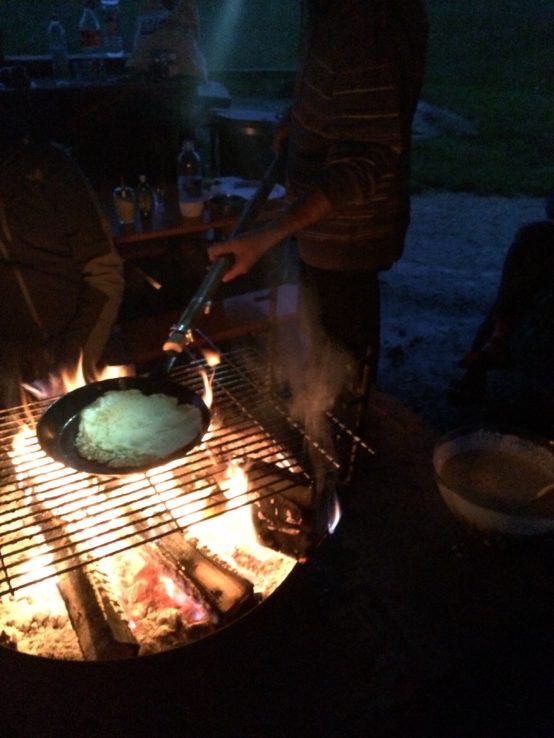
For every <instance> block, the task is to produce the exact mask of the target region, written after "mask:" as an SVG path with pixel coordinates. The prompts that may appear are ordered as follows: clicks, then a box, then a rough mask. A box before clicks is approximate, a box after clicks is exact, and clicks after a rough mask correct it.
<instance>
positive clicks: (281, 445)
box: [0, 348, 370, 595]
mask: <svg viewBox="0 0 554 738" xmlns="http://www.w3.org/2000/svg"><path fill="white" fill-rule="evenodd" d="M201 368H203V369H205V370H206V371H208V373H211V371H212V370H211V369H209V367H207V366H206V365H205V364H204V362H203V361H201V360H197V361H194V362H192V363H190V364H188V365H187V366H185V367H181V368H178V369H177V370H176V371H174V372H173V374H172V379H173V380H175V381H177V382H180V383H182V384H186V385H188V386H189V387H191V388H192V389H193V390H195V391H196V392H199V393H200V392H201V391H202V380H201V377H200V372H199V370H200V369H201ZM213 390H214V406H213V422H212V426H211V428H210V431H209V433H208V435H207V436H206V438H205V441H204V442H203V443H202V444H201V445H200V446H199V447H197V448H196V449H194V450H193V451H192V452H190V453H189V454H188V455H187V457H185V458H184V459H181V460H179V461H177V462H173V463H172V464H170V465H167V466H165V467H159V468H157V469H152V470H150V471H149V472H147V473H146V474H143V473H141V474H133V475H128V476H125V477H98V476H94V475H88V474H84V473H82V472H77V471H74V470H72V469H68V468H66V467H64V466H62V465H61V464H59V463H56V462H54V461H52V460H51V459H49V457H47V456H46V455H45V454H44V452H43V451H42V450H41V449H40V447H39V445H38V442H37V440H36V436H35V434H34V431H33V430H32V427H33V422H34V421H36V420H38V418H39V417H40V416H41V414H42V413H43V412H44V410H45V409H46V407H47V406H48V404H49V403H50V402H51V401H50V400H49V401H39V402H34V403H32V404H31V405H30V407H29V408H23V407H21V408H16V409H12V410H10V411H5V412H3V413H1V414H0V595H2V594H5V593H8V592H9V593H13V592H14V591H15V590H17V589H20V588H22V587H24V586H27V585H29V584H33V583H35V582H39V581H42V580H44V579H47V578H49V577H52V576H55V575H57V574H60V573H62V572H64V571H68V570H71V569H75V568H77V567H79V566H83V565H84V564H86V563H90V562H92V561H95V560H98V559H100V558H102V557H104V556H107V555H110V554H113V553H118V552H122V551H125V550H127V549H130V548H132V547H134V546H138V545H142V544H143V543H145V542H146V541H152V540H156V539H158V538H160V537H162V536H165V535H167V534H169V533H172V532H175V531H176V530H184V529H185V528H187V527H188V526H190V525H192V524H194V523H197V522H199V521H200V520H202V519H205V518H207V517H214V516H216V515H220V514H222V513H224V512H225V511H227V510H229V509H230V508H233V507H239V506H243V505H247V504H252V503H253V502H254V501H256V500H260V499H261V498H263V497H264V496H266V495H269V494H275V492H276V491H277V492H286V490H287V488H289V487H292V486H294V485H295V484H297V483H298V482H297V480H298V478H302V480H304V482H305V483H306V484H309V483H311V482H312V469H314V468H315V466H314V461H315V463H316V464H317V465H319V464H321V466H322V467H323V468H325V469H327V470H328V473H330V474H333V473H335V472H337V471H338V470H339V467H340V464H339V462H338V460H337V459H336V458H334V457H333V455H332V454H331V453H329V452H328V451H326V450H325V449H323V448H322V447H321V446H320V445H318V443H316V442H315V441H314V440H313V439H310V438H309V437H308V436H307V435H306V434H305V433H304V432H303V430H302V428H300V426H299V425H298V424H296V423H294V422H293V421H292V420H291V419H290V418H289V417H288V414H287V409H286V399H282V398H279V397H278V396H277V395H276V394H275V393H274V392H273V391H272V387H271V383H270V381H269V370H268V368H267V365H266V363H265V362H264V360H263V358H262V357H261V356H260V354H259V353H258V352H256V351H255V350H253V349H252V348H248V349H240V350H238V351H234V352H230V353H228V354H225V355H224V356H223V357H222V362H221V364H220V365H219V366H218V367H217V369H216V370H215V375H214V380H213ZM29 421H31V422H29ZM25 424H26V426H27V428H30V430H28V431H27V433H26V434H22V433H21V428H22V426H23V425H25ZM338 431H339V432H340V433H343V434H344V433H348V431H347V429H345V428H344V427H341V428H339V429H338ZM16 437H17V441H16ZM358 440H359V439H358ZM14 441H15V443H14ZM368 450H370V449H368ZM233 458H240V459H247V460H249V461H250V460H256V461H263V462H265V463H264V464H257V463H254V465H253V467H252V468H251V470H250V473H249V485H248V491H247V492H246V493H245V494H243V495H241V496H238V497H235V498H232V499H229V498H228V496H226V494H225V489H224V483H223V481H222V480H224V477H225V471H226V469H227V467H228V465H229V463H230V461H231V460H232V459H233ZM275 465H277V466H280V467H283V468H286V469H288V470H289V472H290V473H289V474H286V475H283V476H282V478H279V481H278V482H277V488H276V481H275V476H274V475H271V487H268V471H267V470H268V469H274V468H275Z"/></svg>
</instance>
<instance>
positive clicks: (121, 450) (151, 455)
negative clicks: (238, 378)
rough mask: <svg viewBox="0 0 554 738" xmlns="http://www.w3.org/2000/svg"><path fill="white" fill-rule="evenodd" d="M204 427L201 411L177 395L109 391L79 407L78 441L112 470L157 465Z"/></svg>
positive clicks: (86, 452) (82, 449) (80, 448)
mask: <svg viewBox="0 0 554 738" xmlns="http://www.w3.org/2000/svg"><path fill="white" fill-rule="evenodd" d="M201 429H202V414H201V412H200V410H199V409H198V408H197V407H196V406H195V405H191V404H179V402H178V400H177V398H176V397H171V396H170V395H165V394H152V395H145V394H143V393H142V392H141V391H140V390H138V389H130V390H121V391H114V392H106V393H105V394H104V395H102V396H101V397H99V398H98V399H97V400H95V401H94V402H93V403H91V404H90V405H88V406H87V407H86V408H85V409H84V410H82V411H81V416H80V419H79V430H78V433H77V438H76V446H77V450H78V452H79V454H80V455H81V456H83V457H84V458H86V459H89V460H90V461H96V462H99V463H101V464H105V465H107V466H109V467H112V468H114V469H116V468H118V467H135V466H136V467H138V466H144V465H148V464H152V465H155V464H156V463H160V462H162V461H163V459H165V458H166V457H167V456H169V455H170V454H172V453H173V452H175V451H178V450H179V449H181V448H184V447H186V446H188V445H189V444H190V443H193V442H194V440H195V439H196V437H197V436H198V434H199V433H200V431H201Z"/></svg>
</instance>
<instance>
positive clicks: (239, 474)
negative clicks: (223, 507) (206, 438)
mask: <svg viewBox="0 0 554 738" xmlns="http://www.w3.org/2000/svg"><path fill="white" fill-rule="evenodd" d="M220 487H222V489H223V494H224V495H225V497H226V498H227V499H228V500H229V502H228V504H227V507H228V509H231V508H233V507H238V506H239V505H241V504H242V503H243V502H245V501H246V493H247V492H248V475H247V473H246V469H245V468H244V466H243V465H242V464H241V463H240V462H239V461H237V460H235V459H232V460H231V462H230V463H229V466H228V467H227V469H226V470H225V482H223V483H221V484H220Z"/></svg>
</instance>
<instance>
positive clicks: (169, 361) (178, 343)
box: [162, 154, 282, 373]
mask: <svg viewBox="0 0 554 738" xmlns="http://www.w3.org/2000/svg"><path fill="white" fill-rule="evenodd" d="M281 160H282V154H277V155H276V156H275V157H274V158H273V161H272V162H271V164H270V165H269V167H268V168H267V170H266V171H265V173H264V175H263V177H262V179H261V182H260V184H259V186H258V188H257V190H256V192H255V193H254V195H252V197H251V198H250V200H248V202H247V203H246V205H245V206H244V209H243V211H242V213H241V215H240V217H239V219H238V220H237V223H236V224H235V227H234V228H233V230H232V231H231V234H230V236H229V238H230V239H231V238H234V237H235V236H238V235H240V234H241V233H243V232H244V231H246V230H247V229H248V228H249V227H250V226H251V225H252V223H253V222H254V221H255V220H256V218H257V217H258V215H259V213H260V211H261V209H262V207H263V206H264V205H265V203H266V201H267V198H268V197H269V194H270V192H271V190H272V189H273V186H274V184H275V180H276V177H277V172H278V168H279V165H280V163H281ZM231 264H232V257H231V256H220V257H219V258H218V259H216V260H215V261H214V262H213V264H212V265H211V267H210V268H209V270H208V272H207V274H206V276H205V277H204V279H203V281H202V283H201V284H200V287H199V288H198V290H197V291H196V293H195V294H194V295H193V297H192V299H191V301H190V302H189V304H188V305H187V307H186V308H185V310H184V311H183V313H182V314H181V316H180V318H179V320H178V321H177V323H176V324H175V325H173V326H172V327H171V332H170V334H169V336H168V338H167V341H166V342H165V343H164V345H163V347H162V348H163V351H164V353H165V354H167V358H166V361H165V364H164V372H165V373H169V372H170V371H171V369H172V367H173V365H174V364H175V362H176V360H177V358H178V357H179V354H180V353H181V352H182V351H183V348H184V346H185V345H187V343H190V342H191V334H190V332H191V329H192V327H193V325H194V324H195V323H196V321H197V320H198V319H199V317H200V316H201V315H202V313H203V312H204V309H205V307H206V305H207V304H208V303H209V301H210V300H211V298H212V296H213V294H214V293H215V291H216V289H217V288H218V287H219V285H220V283H221V280H222V279H223V275H224V274H225V272H226V271H227V270H228V269H229V267H230V266H231Z"/></svg>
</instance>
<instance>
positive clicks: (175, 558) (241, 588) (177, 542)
mask: <svg viewBox="0 0 554 738" xmlns="http://www.w3.org/2000/svg"><path fill="white" fill-rule="evenodd" d="M158 548H159V550H160V551H161V552H162V554H163V555H164V557H165V558H166V560H168V561H169V562H171V563H172V565H173V566H174V567H175V568H176V569H177V570H178V571H179V572H180V574H181V575H182V576H184V577H185V578H186V579H188V580H189V581H191V582H192V583H193V584H194V586H195V587H196V588H197V590H198V591H199V592H200V594H201V596H202V598H203V599H204V601H205V602H206V603H207V604H208V606H209V607H210V609H212V610H213V611H214V612H215V613H216V614H217V615H218V616H219V618H220V620H227V619H232V618H234V617H236V615H238V614H239V613H241V612H243V611H244V610H246V609H248V608H249V607H251V606H252V605H254V604H255V602H256V599H255V596H254V585H253V584H252V582H250V581H248V580H247V579H245V578H244V577H242V576H240V575H239V574H237V573H236V572H232V571H230V570H229V569H227V568H225V567H223V566H222V565H221V564H219V563H218V562H217V561H215V560H214V559H213V558H208V557H207V556H205V555H204V554H203V553H202V552H201V551H199V550H198V549H197V548H196V547H195V546H193V545H192V544H191V543H190V542H189V541H187V540H185V538H183V535H182V534H181V533H171V534H170V535H168V536H165V537H164V538H161V539H160V540H159V541H158Z"/></svg>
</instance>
